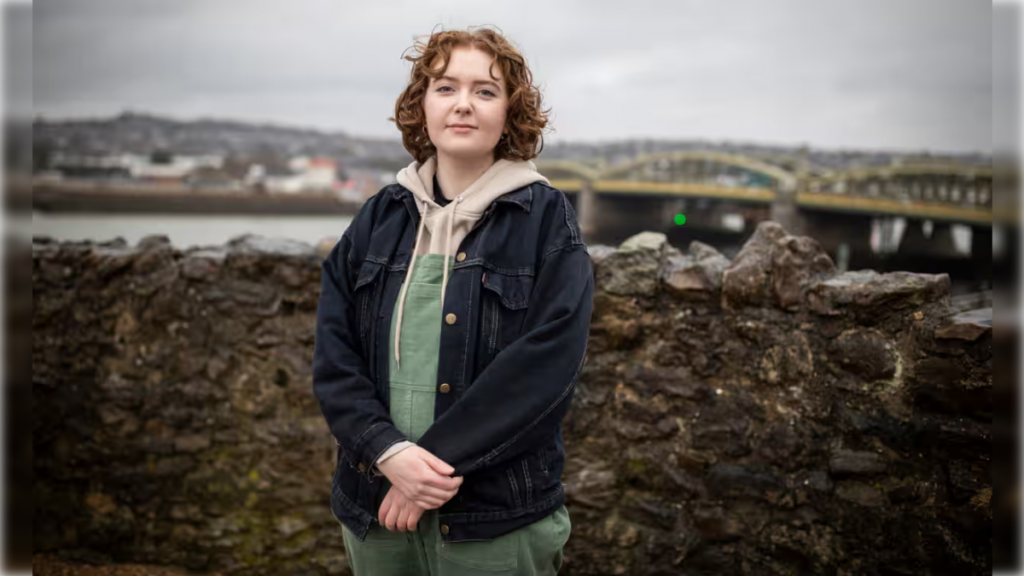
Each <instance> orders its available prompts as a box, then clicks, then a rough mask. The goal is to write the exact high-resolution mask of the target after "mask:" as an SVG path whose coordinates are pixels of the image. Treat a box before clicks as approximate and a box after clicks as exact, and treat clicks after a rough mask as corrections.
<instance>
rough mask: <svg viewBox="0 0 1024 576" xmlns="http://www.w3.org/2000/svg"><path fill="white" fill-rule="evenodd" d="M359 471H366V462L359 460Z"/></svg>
mask: <svg viewBox="0 0 1024 576" xmlns="http://www.w3.org/2000/svg"><path fill="white" fill-rule="evenodd" d="M359 471H360V472H366V464H363V463H362V462H360V463H359Z"/></svg>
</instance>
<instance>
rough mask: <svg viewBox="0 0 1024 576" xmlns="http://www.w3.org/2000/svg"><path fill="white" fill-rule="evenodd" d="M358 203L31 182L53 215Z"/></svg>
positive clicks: (260, 211)
mask: <svg viewBox="0 0 1024 576" xmlns="http://www.w3.org/2000/svg"><path fill="white" fill-rule="evenodd" d="M362 204H363V203H362V202H353V201H350V200H343V199H340V198H337V197H331V196H325V195H323V194H308V193H307V194H273V195H270V194H262V195H261V194H257V193H253V192H227V191H222V190H202V189H190V188H184V187H179V186H166V185H147V184H130V185H126V184H118V185H110V184H107V183H102V184H100V183H88V182H74V183H71V182H33V184H32V208H33V209H34V210H38V211H40V212H51V213H94V214H111V213H120V214H238V215H275V214H277V215H318V216H322V215H325V214H346V215H353V214H355V213H356V212H358V211H359V208H360V207H361V206H362Z"/></svg>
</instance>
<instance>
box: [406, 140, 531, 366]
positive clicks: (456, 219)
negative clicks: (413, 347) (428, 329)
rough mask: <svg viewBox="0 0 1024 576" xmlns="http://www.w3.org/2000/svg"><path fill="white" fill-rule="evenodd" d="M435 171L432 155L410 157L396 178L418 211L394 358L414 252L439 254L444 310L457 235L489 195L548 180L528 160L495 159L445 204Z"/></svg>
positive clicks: (477, 216)
mask: <svg viewBox="0 0 1024 576" xmlns="http://www.w3.org/2000/svg"><path fill="white" fill-rule="evenodd" d="M436 171H437V157H436V156H431V157H430V158H429V159H428V160H427V161H426V162H424V163H423V164H422V165H420V164H419V162H416V161H413V162H412V163H411V164H409V165H408V166H407V167H405V168H403V169H402V170H401V171H400V172H399V173H398V177H397V179H398V183H399V184H401V185H402V186H404V187H405V188H406V189H408V190H409V191H410V192H412V194H413V198H414V199H415V201H416V207H417V208H418V209H419V212H420V224H419V229H418V230H417V231H416V243H415V244H414V245H413V250H412V256H410V259H409V268H408V269H407V270H406V273H405V282H404V283H403V285H402V293H401V295H400V296H399V299H398V318H397V325H396V327H395V361H396V362H397V361H398V360H399V342H400V341H401V332H402V312H403V310H404V308H405V293H406V289H407V288H408V286H409V279H410V278H412V269H413V265H414V264H415V262H416V256H422V255H426V254H444V279H443V280H442V282H441V309H442V310H444V294H445V289H446V288H447V287H448V259H449V258H450V257H451V256H453V255H454V251H455V250H458V249H459V245H460V244H461V243H462V240H463V238H465V237H466V235H467V234H469V231H470V230H471V229H472V228H473V225H474V224H476V222H477V221H478V220H479V219H480V218H481V217H482V216H483V215H484V212H485V211H486V210H487V208H488V207H489V206H490V205H491V203H492V202H494V200H496V199H497V198H498V197H499V196H501V195H503V194H507V193H509V192H512V191H514V190H518V189H519V188H522V187H523V186H527V185H529V184H533V183H534V182H543V183H545V184H550V182H549V181H548V179H547V178H545V177H544V176H542V175H541V174H540V173H539V172H537V167H536V166H535V165H534V163H533V162H532V161H530V160H525V161H524V160H505V159H502V160H498V161H496V162H495V163H494V164H493V165H492V166H491V167H490V168H488V169H487V171H486V172H484V173H483V174H482V175H481V176H480V177H479V178H477V180H476V181H475V182H473V183H472V184H470V186H469V187H468V188H466V190H465V191H463V192H462V194H459V195H458V196H456V197H455V198H453V199H452V201H451V202H450V203H448V204H447V205H446V206H441V205H439V204H438V203H437V202H435V201H434V174H435V173H436Z"/></svg>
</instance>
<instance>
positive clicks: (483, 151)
mask: <svg viewBox="0 0 1024 576" xmlns="http://www.w3.org/2000/svg"><path fill="white" fill-rule="evenodd" d="M493 150H494V149H493V148H485V147H482V146H480V145H479V144H476V143H471V142H464V143H461V144H458V143H456V144H449V145H444V146H438V147H437V151H438V153H440V154H443V155H445V156H449V157H452V158H476V157H478V156H484V155H487V154H490V153H491V152H492V151H493Z"/></svg>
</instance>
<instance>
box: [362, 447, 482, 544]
mask: <svg viewBox="0 0 1024 576" xmlns="http://www.w3.org/2000/svg"><path fill="white" fill-rule="evenodd" d="M377 469H378V470H380V471H381V473H382V474H384V476H386V477H387V479H388V480H389V481H390V482H391V489H390V490H388V493H387V495H386V496H385V497H384V501H383V502H381V504H380V510H379V511H378V512H377V519H378V521H380V524H381V526H383V527H384V528H386V529H387V530H389V531H391V532H395V531H399V532H411V531H413V530H416V524H417V523H418V522H419V521H420V517H421V516H422V515H423V512H425V511H427V510H433V509H435V508H440V507H441V506H442V505H443V504H444V503H445V502H447V501H449V500H451V499H452V497H453V496H455V494H456V493H457V492H458V491H459V486H460V485H461V484H462V479H463V477H462V476H456V477H454V478H453V477H451V476H449V474H451V473H452V472H454V471H455V468H453V467H451V466H450V465H448V463H447V462H445V461H443V460H441V459H440V458H438V457H437V456H434V455H433V454H431V453H430V452H429V451H428V450H425V449H423V448H420V447H419V446H410V447H408V448H406V449H404V450H402V451H401V452H399V453H398V454H395V455H394V456H392V457H390V458H388V459H387V460H385V461H384V462H382V463H380V464H378V465H377Z"/></svg>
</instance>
